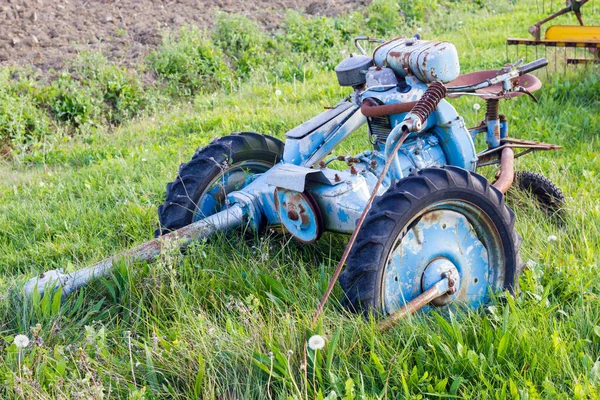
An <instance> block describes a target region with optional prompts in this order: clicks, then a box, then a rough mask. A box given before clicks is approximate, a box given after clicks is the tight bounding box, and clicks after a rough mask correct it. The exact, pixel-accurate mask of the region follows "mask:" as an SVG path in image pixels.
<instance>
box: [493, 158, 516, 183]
mask: <svg viewBox="0 0 600 400" xmlns="http://www.w3.org/2000/svg"><path fill="white" fill-rule="evenodd" d="M514 164H515V152H514V151H513V149H511V148H510V147H506V148H504V149H503V150H502V153H501V154H500V173H499V174H498V179H497V180H496V182H494V185H493V186H494V187H495V188H496V189H498V190H499V191H501V192H502V193H503V194H505V193H506V192H507V191H508V189H509V188H510V187H511V185H512V183H513V181H514V179H515V165H514Z"/></svg>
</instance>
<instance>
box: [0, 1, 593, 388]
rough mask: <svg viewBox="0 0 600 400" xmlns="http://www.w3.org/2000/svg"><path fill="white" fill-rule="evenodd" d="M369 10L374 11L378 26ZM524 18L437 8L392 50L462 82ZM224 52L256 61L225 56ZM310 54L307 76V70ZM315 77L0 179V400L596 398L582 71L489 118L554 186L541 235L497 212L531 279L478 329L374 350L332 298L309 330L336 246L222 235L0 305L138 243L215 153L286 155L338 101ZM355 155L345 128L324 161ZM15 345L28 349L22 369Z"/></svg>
mask: <svg viewBox="0 0 600 400" xmlns="http://www.w3.org/2000/svg"><path fill="white" fill-rule="evenodd" d="M386 3H390V2H389V1H387V2H386V1H382V2H377V3H376V4H375V6H377V7H380V6H381V7H382V8H383V9H386V10H389V9H390V7H392V8H393V4H392V5H390V4H386ZM434 3H435V4H438V3H439V2H437V3H436V2H434ZM434 3H432V4H434ZM375 6H372V7H375ZM530 7H531V6H530V4H529V3H523V4H517V5H515V6H513V5H511V4H507V3H500V4H499V5H496V4H493V5H492V4H487V5H486V7H483V8H479V7H476V6H475V4H474V3H468V4H467V5H465V6H464V7H460V6H458V5H457V4H455V3H444V5H443V7H442V5H439V4H438V10H437V11H435V13H433V14H432V15H429V16H426V15H425V16H423V15H421V16H419V15H418V12H420V11H419V9H418V8H415V9H413V10H412V12H413V13H414V15H415V16H414V17H411V18H413V19H411V20H410V21H412V22H410V23H411V24H413V25H412V26H411V27H410V29H409V28H406V29H403V31H404V32H406V31H408V32H409V33H410V32H413V31H414V30H416V29H417V28H421V33H422V34H423V35H424V36H425V38H434V37H435V38H439V39H446V40H450V41H452V42H453V43H455V44H456V45H457V47H458V49H459V54H460V56H461V61H462V66H463V70H464V71H473V70H476V69H481V68H492V67H498V66H499V65H501V64H502V63H503V62H505V56H506V53H505V47H504V39H505V38H506V37H508V36H525V32H526V27H527V25H528V24H529V23H530V22H532V21H533V20H535V18H536V16H535V15H534V16H531V15H529V11H528V9H529V8H530ZM557 7H558V5H557ZM444 10H446V11H448V10H450V12H449V13H448V15H445V12H444ZM442 14H443V15H444V18H443V20H440V19H439V18H441V17H440V15H442ZM426 17H428V18H430V23H429V24H428V23H426V22H424V20H423V18H426ZM290 18H291V21H294V20H293V19H294V18H299V17H297V16H291V17H290ZM431 21H442V22H439V23H436V24H432V23H431ZM461 21H462V23H460V24H459V22H461ZM564 21H568V19H567V18H565V20H564ZM368 22H369V21H368ZM290 23H291V22H290ZM294 23H295V22H294ZM386 23H388V22H386V20H385V18H380V19H379V20H378V21H376V22H373V23H372V25H370V27H371V29H374V30H375V29H382V30H384V31H386V32H388V36H389V37H391V36H393V35H394V33H397V32H391V31H390V29H394V28H392V27H387V26H386V25H385V24H386ZM301 26H302V25H299V27H298V28H297V29H299V30H302V29H301ZM249 29H250V28H249ZM310 29H313V28H312V27H311V28H310ZM327 29H330V28H327ZM326 32H331V31H329V30H328V31H326ZM367 33H368V32H367ZM236 40H237V42H236ZM295 40H296V39H295ZM336 40H337V39H336ZM240 41H241V43H246V44H247V46H246V45H245V46H246V48H248V49H252V48H254V47H256V46H258V44H256V43H254V42H252V41H248V40H246V41H244V40H241V39H239V38H236V37H232V38H230V42H235V43H240ZM340 46H341V45H340ZM309 48H310V47H309ZM344 48H345V49H346V50H347V51H349V50H350V44H349V43H348V45H347V46H346V47H344ZM311 51H312V50H311ZM319 51H320V50H319ZM319 51H317V50H315V53H314V56H315V57H317V59H315V60H313V61H310V62H314V64H313V65H321V64H319V63H322V62H323V60H322V59H318V57H320V55H322V54H324V53H320V52H319ZM226 54H227V55H228V57H236V59H237V60H241V61H239V62H240V64H239V68H240V69H244V71H246V72H244V73H248V72H247V71H252V70H253V69H252V68H255V64H254V62H255V61H254V59H253V58H252V57H249V54H248V53H245V52H239V53H233V52H228V53H226ZM335 56H337V57H338V58H339V59H341V58H342V57H343V55H342V54H338V55H335V54H333V53H332V54H331V57H335ZM531 58H532V55H531V53H530V60H531ZM307 59H308V58H307ZM332 63H333V64H335V62H332ZM315 71H316V72H314V76H313V77H312V78H310V79H306V80H300V79H294V78H293V77H290V79H280V78H279V77H278V76H277V75H276V74H269V73H267V72H256V73H255V76H254V77H250V78H249V79H247V80H245V81H241V82H240V83H239V84H236V85H233V86H234V87H233V88H230V87H228V88H227V90H226V91H216V92H214V93H211V94H207V93H201V94H200V95H198V96H196V97H187V98H185V100H186V101H185V102H177V101H174V100H173V101H172V103H171V104H172V106H170V107H167V108H166V109H163V110H161V111H157V112H155V113H153V114H152V115H148V116H145V117H140V118H138V119H136V120H133V121H131V122H128V123H126V124H124V125H123V126H121V127H119V128H116V129H113V128H111V127H110V126H106V125H102V124H100V125H99V128H98V129H96V130H92V131H89V132H88V133H86V134H85V135H81V136H75V137H73V136H69V135H58V136H56V135H55V136H49V137H47V138H46V139H42V140H39V141H36V142H35V143H36V146H37V147H36V148H37V149H39V150H37V151H23V152H22V153H20V154H19V156H18V157H17V158H15V159H13V160H10V161H4V162H2V163H1V164H0V227H1V229H0V397H1V398H27V399H29V398H35V399H43V398H50V399H53V398H65V399H78V398H86V399H87V398H101V397H102V396H104V398H133V399H139V398H149V399H154V398H179V399H184V398H274V399H284V398H286V399H287V398H329V399H332V398H348V399H352V398H482V399H487V398H495V399H505V398H511V399H516V398H522V399H527V398H529V399H535V398H557V399H572V398H598V397H600V389H599V385H600V358H599V357H600V298H599V295H600V282H599V281H598V271H599V268H600V264H599V262H598V254H600V206H599V204H600V179H599V176H598V175H599V174H600V137H599V136H598V134H599V132H600V113H599V111H600V103H599V101H600V98H599V96H600V77H599V76H598V70H597V69H596V70H593V69H591V70H588V71H583V70H581V69H580V70H578V71H577V72H573V73H570V74H567V76H562V75H561V74H554V75H550V77H549V78H548V79H547V81H546V82H545V86H544V88H543V89H542V90H541V91H540V92H538V93H539V97H540V104H539V105H535V104H534V103H532V102H531V101H529V100H528V99H526V98H520V99H518V100H514V101H510V102H505V103H503V104H502V105H501V107H502V110H503V113H505V114H507V115H508V117H509V121H510V123H511V133H512V135H513V136H515V137H520V138H525V139H535V140H541V141H546V142H551V143H557V144H560V145H562V146H564V149H563V150H561V151H557V152H553V153H545V154H542V153H538V154H533V155H530V156H526V157H524V158H520V159H519V160H518V162H517V167H518V168H519V169H531V170H534V171H538V172H543V173H544V174H546V175H547V176H549V177H550V178H551V179H552V180H553V181H555V182H556V183H557V184H558V185H559V186H560V187H561V188H562V189H563V190H564V191H565V194H566V198H567V207H568V217H567V220H566V222H565V224H564V225H557V224H556V223H554V222H553V221H552V220H550V219H549V218H548V217H546V216H545V215H544V213H543V212H542V211H540V210H539V209H537V208H536V207H535V206H534V205H532V204H531V202H530V201H529V200H528V199H527V198H526V197H524V196H522V195H519V194H518V193H512V192H511V193H509V202H510V204H511V205H512V206H513V208H514V209H515V211H516V213H517V229H518V231H519V232H520V233H521V235H522V236H523V247H522V256H523V259H524V260H525V261H526V262H527V264H528V266H529V269H528V270H527V271H526V272H525V273H524V275H523V276H522V277H521V281H520V285H521V295H520V296H518V297H516V298H511V297H508V298H506V299H498V300H497V301H494V302H493V304H491V305H490V306H489V307H487V308H486V309H485V310H477V311H468V312H467V311H462V312H460V313H456V314H447V313H446V314H443V315H438V314H434V313H433V314H419V315H417V316H415V317H413V318H411V319H409V320H407V321H404V322H402V323H401V324H399V325H398V326H397V327H396V328H395V329H394V330H392V331H390V332H388V333H381V332H379V331H378V329H377V327H376V324H375V322H373V321H366V320H364V319H362V318H361V317H358V316H354V315H350V314H348V313H347V312H345V311H344V310H343V308H342V307H341V306H340V304H339V301H340V300H341V298H342V294H341V291H340V290H339V288H336V291H335V292H334V296H333V299H332V301H331V302H330V303H329V305H328V306H327V307H326V310H325V314H324V316H323V318H322V320H321V321H320V323H319V324H318V325H317V326H313V325H312V324H311V323H310V319H311V318H312V315H313V312H314V309H315V307H316V305H317V303H318V301H319V299H320V297H321V295H322V293H323V292H324V290H325V287H326V285H327V282H328V280H329V278H330V276H331V274H332V273H333V270H334V268H335V265H336V263H337V260H338V259H339V257H340V256H341V253H342V251H343V249H344V245H345V242H346V240H347V238H346V237H344V236H339V235H330V234H326V235H324V237H323V238H322V239H321V240H320V242H319V243H318V244H316V245H314V246H302V245H298V244H296V243H295V242H293V241H291V240H289V238H288V237H285V236H282V235H280V234H278V233H276V232H272V231H266V232H263V233H261V234H260V235H257V236H255V235H253V234H249V235H242V234H233V235H230V236H227V237H223V236H221V237H218V238H215V239H214V240H211V241H209V242H204V243H198V244H195V245H194V246H192V248H190V249H189V251H188V252H187V253H186V255H185V256H182V255H181V254H179V253H178V252H177V251H174V250H165V252H164V253H163V254H162V255H161V258H160V260H159V261H158V262H156V263H154V264H149V265H147V264H139V265H136V266H134V267H131V268H125V267H124V266H122V267H120V268H118V270H117V271H116V273H115V274H114V275H112V276H111V277H109V278H108V279H105V280H102V281H98V282H96V283H94V284H93V285H92V286H91V287H89V288H87V289H85V290H82V291H80V292H79V293H78V294H75V295H74V296H72V297H71V298H69V299H68V300H67V301H65V302H64V303H63V304H60V302H59V301H58V300H59V298H58V296H54V297H53V296H46V297H44V298H43V299H41V300H40V299H39V298H34V299H33V300H31V301H30V300H25V299H23V298H21V297H20V296H19V295H17V294H15V292H12V291H11V288H14V287H15V286H17V287H18V285H19V284H21V283H22V282H23V281H24V280H25V279H27V278H29V277H31V276H33V275H34V274H36V273H40V272H42V271H44V270H47V269H52V268H61V267H62V268H65V269H67V270H73V269H75V268H78V267H82V266H85V265H88V264H90V263H92V262H94V261H97V260H100V259H102V258H104V257H106V256H109V255H113V254H116V253H118V252H120V251H122V250H124V249H127V248H130V247H132V246H133V245H135V244H138V243H141V242H143V241H145V240H147V239H150V238H151V237H152V232H153V229H154V228H155V227H156V224H157V217H156V208H157V206H158V205H159V204H160V203H161V202H162V200H163V196H164V187H165V184H166V182H168V181H170V180H172V179H173V178H174V176H175V174H176V171H177V167H178V165H179V164H180V163H182V162H186V161H187V160H188V159H189V158H190V157H191V155H192V154H193V152H194V150H195V149H196V148H197V147H199V146H203V145H206V144H207V143H208V142H209V141H210V140H211V139H212V138H213V137H215V136H221V135H226V134H228V133H229V132H232V131H240V130H252V131H258V132H262V133H266V134H271V135H274V136H277V137H279V138H283V137H284V133H285V131H286V130H288V129H290V128H291V127H293V126H295V125H297V124H299V123H301V122H303V121H305V120H306V119H308V118H310V117H311V116H313V115H315V114H316V113H318V112H320V111H321V110H322V109H323V107H324V106H329V105H332V104H335V103H336V102H337V101H338V100H339V99H340V98H342V97H343V96H345V95H346V94H347V93H348V92H347V90H345V89H343V88H340V87H338V86H337V83H336V81H335V78H334V75H333V73H332V72H327V71H326V70H323V69H316V70H315ZM249 75H250V76H251V75H252V73H250V74H249ZM171 82H173V81H171ZM177 82H178V81H177ZM157 90H160V89H157ZM165 90H170V87H169V85H166V88H165ZM277 90H279V91H281V94H280V95H278V94H277V93H278V92H277ZM538 93H536V94H538ZM32 96H33V95H32ZM474 102H475V100H473V99H470V98H461V99H458V100H453V101H452V103H453V104H455V105H456V107H457V108H458V110H459V113H460V114H461V115H463V116H464V118H465V119H466V120H467V122H468V123H469V124H470V125H474V124H475V123H476V121H478V120H479V119H481V118H482V117H483V115H482V110H480V111H479V114H477V113H476V111H474V109H473V108H472V104H473V103H474ZM31 114H32V115H35V111H31ZM2 115H5V114H1V113H0V118H1V116H2ZM6 115H9V114H6ZM39 118H42V117H39ZM45 123H46V122H45ZM48 124H49V122H48ZM44 126H45V125H35V129H41V128H39V127H44ZM35 132H37V131H35ZM39 136H40V137H42V138H43V137H44V135H43V134H42V135H39ZM367 146H368V140H367V137H366V132H365V130H364V129H362V130H361V131H360V132H358V133H357V134H355V135H354V136H353V138H352V139H351V140H349V141H348V142H346V143H344V144H343V145H342V146H341V147H340V148H339V149H338V151H337V154H354V153H357V152H358V151H359V150H360V149H363V148H365V147H367ZM484 172H485V173H486V174H487V175H488V176H490V177H491V176H493V172H494V171H493V170H488V171H484ZM550 235H555V236H557V238H558V240H556V241H549V240H548V237H549V236H550ZM314 333H318V334H321V335H323V336H324V337H325V338H326V340H327V343H326V346H325V348H324V349H323V350H322V351H319V352H317V353H315V352H313V351H308V365H307V366H303V365H302V359H303V357H302V356H303V353H304V350H305V346H306V342H305V341H306V337H308V336H310V335H312V334H314ZM17 334H25V335H27V336H29V338H30V339H31V340H32V342H33V343H32V344H30V346H29V347H28V348H26V349H24V350H21V351H19V350H18V349H17V348H16V346H15V345H14V344H13V339H14V336H15V335H17ZM334 392H335V394H334Z"/></svg>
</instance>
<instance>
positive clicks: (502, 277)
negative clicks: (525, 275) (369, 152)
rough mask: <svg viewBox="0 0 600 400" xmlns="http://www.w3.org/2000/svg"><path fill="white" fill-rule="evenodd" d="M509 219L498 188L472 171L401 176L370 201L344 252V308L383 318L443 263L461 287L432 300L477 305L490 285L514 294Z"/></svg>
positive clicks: (516, 272) (516, 243)
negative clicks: (350, 245) (348, 249)
mask: <svg viewBox="0 0 600 400" xmlns="http://www.w3.org/2000/svg"><path fill="white" fill-rule="evenodd" d="M514 224H515V215H514V213H513V212H512V211H511V210H510V209H509V208H508V207H507V206H506V204H505V203H504V196H503V195H502V193H500V192H499V191H498V190H496V189H495V188H494V187H493V186H492V185H491V184H490V183H489V181H488V180H487V179H486V178H485V177H483V176H481V175H478V174H476V173H474V172H470V171H467V170H464V169H461V168H457V167H451V166H447V167H444V168H427V169H423V170H421V171H419V172H418V173H417V174H416V175H413V176H410V177H407V178H405V179H402V180H400V181H399V182H398V183H397V184H395V185H394V186H392V187H391V188H390V189H389V190H388V191H387V192H386V193H385V194H384V195H383V196H381V197H380V198H379V199H377V200H376V202H375V203H374V205H373V207H372V208H371V210H369V213H368V215H367V218H366V219H365V222H364V224H363V226H362V229H361V231H360V232H359V234H358V236H357V239H356V244H355V246H354V248H353V249H352V251H351V252H350V255H349V257H348V262H347V266H346V269H345V270H344V272H343V273H342V274H341V275H340V284H341V286H342V288H343V289H344V292H345V293H346V299H347V305H348V306H349V308H350V309H351V310H353V311H362V312H364V313H365V315H368V314H370V313H373V314H376V315H381V316H385V315H388V314H390V313H393V312H394V311H396V310H397V309H398V308H400V307H402V305H403V304H405V303H407V302H409V301H411V300H413V299H414V298H415V297H416V296H418V295H419V294H421V293H422V292H423V291H425V290H427V289H428V287H430V286H431V283H432V282H433V283H435V282H434V281H437V280H439V279H441V276H440V274H439V268H443V267H444V266H447V265H453V266H454V267H455V268H456V270H457V271H458V274H459V275H460V283H459V285H460V286H459V287H458V291H457V292H456V293H455V294H453V295H451V296H450V295H446V298H440V302H439V304H438V305H446V304H449V303H454V304H463V305H467V306H471V307H477V306H479V305H481V304H484V303H486V302H488V301H489V289H492V291H494V292H497V291H502V290H508V291H510V292H514V291H515V289H516V286H517V282H518V278H519V276H520V274H521V272H522V270H523V265H522V263H521V260H520V257H519V247H520V244H521V238H520V236H519V235H518V234H517V232H516V231H515V229H514ZM432 279H433V281H432Z"/></svg>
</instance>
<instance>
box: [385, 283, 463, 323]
mask: <svg viewBox="0 0 600 400" xmlns="http://www.w3.org/2000/svg"><path fill="white" fill-rule="evenodd" d="M454 291H456V286H455V282H454V280H453V279H452V278H450V277H448V276H444V277H443V279H442V280H440V281H439V282H438V283H436V284H435V285H433V286H432V287H431V288H429V289H427V290H426V291H424V292H423V293H421V294H420V295H418V296H417V297H415V299H414V300H412V301H410V302H408V303H406V304H405V305H404V307H402V308H401V309H399V310H398V311H396V312H394V313H392V314H390V315H389V316H387V318H386V319H384V320H383V321H381V322H380V323H379V328H380V329H381V330H383V331H387V330H389V329H390V328H392V327H394V326H395V325H396V324H397V323H398V322H400V321H402V320H403V319H404V318H406V317H408V316H409V315H412V314H414V313H416V312H417V311H419V310H420V309H421V308H423V307H425V306H426V305H427V304H429V303H431V302H432V301H434V300H435V299H437V298H438V297H441V296H444V295H445V294H448V293H450V294H452V293H454Z"/></svg>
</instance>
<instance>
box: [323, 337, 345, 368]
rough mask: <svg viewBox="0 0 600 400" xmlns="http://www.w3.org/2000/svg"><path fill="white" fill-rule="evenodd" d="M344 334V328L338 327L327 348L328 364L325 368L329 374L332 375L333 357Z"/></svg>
mask: <svg viewBox="0 0 600 400" xmlns="http://www.w3.org/2000/svg"><path fill="white" fill-rule="evenodd" d="M341 333H342V327H341V326H338V328H337V329H336V331H335V334H334V335H333V337H332V338H331V341H330V342H329V345H328V346H327V362H326V364H325V368H326V369H327V372H328V373H330V374H331V364H333V356H334V355H335V349H336V347H337V344H338V341H339V339H340V334H341Z"/></svg>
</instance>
